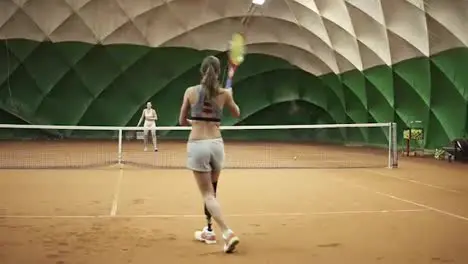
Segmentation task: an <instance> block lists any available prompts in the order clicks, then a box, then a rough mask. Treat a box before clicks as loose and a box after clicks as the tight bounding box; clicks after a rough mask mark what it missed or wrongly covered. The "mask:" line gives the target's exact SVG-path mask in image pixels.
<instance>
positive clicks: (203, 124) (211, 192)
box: [179, 56, 240, 253]
mask: <svg viewBox="0 0 468 264" xmlns="http://www.w3.org/2000/svg"><path fill="white" fill-rule="evenodd" d="M200 71H201V74H202V80H201V84H200V85H197V86H192V87H189V88H187V90H186V91H185V94H184V99H183V103H182V107H181V109H180V116H179V123H180V124H181V125H190V124H191V125H192V130H191V132H190V136H189V139H188V143H187V154H188V159H187V168H189V169H190V170H192V171H193V174H194V175H195V179H196V182H197V184H198V188H199V189H200V192H201V194H202V197H203V200H204V202H205V214H206V216H207V220H208V225H207V226H206V227H204V228H203V230H201V231H197V232H195V238H196V239H197V240H200V241H202V242H205V243H207V244H212V243H216V236H215V233H214V231H213V230H212V228H211V216H213V218H214V220H215V222H216V223H217V224H218V226H219V227H220V229H221V231H222V234H223V239H224V242H225V244H224V252H226V253H231V252H233V251H234V250H235V249H236V246H237V244H238V243H239V238H238V237H237V236H236V235H235V234H234V232H233V231H232V230H231V229H230V228H229V227H228V226H227V224H226V222H225V221H224V217H223V215H222V214H221V207H220V205H219V203H218V201H217V199H216V187H217V184H218V178H219V175H220V173H221V169H222V166H223V161H224V143H223V139H222V137H221V132H220V129H219V125H220V122H221V116H222V113H223V108H224V106H227V107H228V108H229V110H230V111H231V113H232V115H233V116H235V117H239V116H240V110H239V107H238V106H237V104H236V103H235V102H234V99H233V96H232V91H231V90H230V89H224V88H221V87H220V83H219V80H218V76H219V73H220V62H219V60H218V59H217V58H216V57H214V56H208V57H206V58H205V59H204V60H203V62H202V65H201V69H200ZM189 110H190V117H188V112H189ZM188 118H189V119H188Z"/></svg>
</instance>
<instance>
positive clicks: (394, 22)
mask: <svg viewBox="0 0 468 264" xmlns="http://www.w3.org/2000/svg"><path fill="white" fill-rule="evenodd" d="M249 5H250V1H244V0H230V1H224V0H172V1H169V0H166V1H163V0H79V1H78V0H29V1H28V0H5V1H0V39H1V43H0V62H1V63H0V122H2V123H18V122H26V123H31V124H70V125H75V124H78V125H80V124H83V125H85V124H86V125H121V126H123V125H131V126H133V125H135V124H136V122H137V119H138V116H139V114H140V111H141V110H140V109H141V108H142V107H143V105H144V103H145V102H146V101H148V100H151V101H152V102H153V103H154V104H156V107H157V110H158V111H159V112H160V115H161V122H160V125H175V124H176V122H177V115H178V110H179V103H180V100H181V97H182V94H183V91H184V89H185V88H186V87H187V86H189V85H193V84H194V83H196V82H197V81H198V80H199V75H198V66H199V63H200V61H201V60H202V58H203V57H204V56H206V55H207V54H217V55H218V56H220V57H221V58H224V57H225V49H226V48H227V41H228V40H229V38H230V35H231V34H232V33H233V32H234V31H236V30H238V29H239V26H240V22H239V21H240V19H241V18H242V16H243V15H244V14H245V13H246V10H247V8H248V6H249ZM466 21H468V2H467V1H464V0H450V1H440V0H425V1H422V0H372V1H371V0H269V1H268V0H267V3H266V4H265V5H264V6H263V7H261V8H258V9H257V11H256V13H255V16H254V17H253V19H252V20H251V23H250V25H249V29H248V33H247V39H248V51H249V53H250V55H249V56H248V57H247V60H246V62H245V64H243V65H242V66H241V68H240V69H239V72H238V74H237V76H236V82H235V91H236V96H237V99H238V101H239V104H240V105H241V107H242V108H243V116H242V119H241V120H240V121H239V120H233V119H230V118H228V119H227V120H226V124H235V123H239V122H241V123H243V124H257V123H265V122H261V120H262V119H268V118H267V117H268V115H269V113H270V114H271V115H276V116H277V113H279V110H278V109H283V108H284V107H285V103H288V104H287V105H299V108H300V109H301V111H282V112H285V113H284V115H283V116H281V117H278V119H277V120H276V122H273V121H274V120H272V121H271V122H270V124H286V123H291V122H294V123H332V122H337V123H354V122H357V123H367V122H390V121H395V122H397V123H398V125H399V127H400V129H401V128H402V127H403V126H405V125H406V124H408V123H409V122H410V121H412V120H421V121H423V124H424V126H425V128H426V131H427V140H426V146H427V147H437V146H440V145H441V144H445V143H446V141H447V140H450V139H453V138H455V137H460V136H464V135H465V134H466V133H467V131H468V117H467V111H468V103H467V101H468V77H467V74H466V70H465V65H467V64H468V48H467V46H468V27H467V26H466ZM252 95H255V96H252ZM254 99H255V100H254ZM65 107H66V109H68V110H67V111H59V110H57V109H63V108H65ZM299 113H300V114H299ZM260 117H261V118H260ZM355 133H357V135H356V136H355V138H358V139H360V140H362V141H369V140H371V138H373V135H370V134H369V133H368V132H366V131H362V130H359V131H356V132H355ZM379 133H382V135H377V136H376V137H375V138H378V139H379V140H381V141H382V142H384V140H385V137H384V133H383V132H379ZM382 142H381V143H382Z"/></svg>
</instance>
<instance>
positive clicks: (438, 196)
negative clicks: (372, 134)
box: [0, 142, 468, 264]
mask: <svg viewBox="0 0 468 264" xmlns="http://www.w3.org/2000/svg"><path fill="white" fill-rule="evenodd" d="M22 144H23V145H22ZM34 144H35V143H32V142H29V143H27V142H26V143H15V142H13V143H8V144H7V143H2V144H0V147H1V149H0V152H1V154H2V156H1V162H2V164H3V165H5V164H7V163H8V164H7V165H8V166H12V167H14V166H18V167H22V166H23V167H31V168H32V167H33V165H37V166H38V165H40V164H41V163H42V164H44V163H47V162H49V163H50V164H48V166H52V167H53V166H58V165H60V164H64V165H66V166H71V165H73V164H74V165H77V164H86V163H90V164H91V163H93V162H92V161H94V162H97V163H109V164H110V163H112V162H113V161H115V156H113V154H112V151H114V150H115V149H113V147H111V146H107V147H106V146H105V144H94V145H93V144H89V145H86V144H84V143H75V144H69V145H68V146H67V147H66V148H65V147H62V148H61V147H60V146H59V144H58V143H57V144H56V145H51V144H52V143H49V144H48V145H47V146H45V147H44V145H43V144H39V143H38V144H36V145H34ZM26 146H27V148H28V149H27V150H25V149H24V148H25V147H26ZM92 146H95V148H96V149H99V151H100V152H99V153H100V154H96V153H97V152H96V151H95V150H94V149H93V147H92ZM113 146H115V144H113ZM141 148H142V145H141V144H138V145H128V146H127V145H124V149H126V150H127V151H126V152H125V153H124V155H127V160H128V161H129V163H130V161H131V163H132V164H133V165H132V166H130V165H126V166H125V167H124V169H118V168H116V166H112V165H108V166H104V167H96V168H81V169H31V168H29V169H13V170H12V169H2V170H0V175H1V176H0V263H2V264H10V263H14V264H19V263H35V264H42V263H57V264H58V263H113V264H117V263H145V264H146V263H191V264H194V263H204V264H206V263H256V264H257V263H334V264H335V263H336V264H345V263H359V264H365V263H391V264H404V263H468V250H467V249H468V239H467V238H468V170H467V169H468V168H467V167H466V166H462V165H457V164H448V163H446V162H441V161H439V162H437V161H432V160H422V159H414V158H402V159H400V168H398V169H393V170H391V169H387V168H384V167H385V165H386V154H385V153H378V152H372V151H371V150H361V151H360V152H359V151H358V150H356V149H352V150H349V149H344V148H343V149H340V148H337V147H333V148H332V147H319V146H315V147H314V146H301V145H289V146H288V145H286V144H283V145H275V146H273V145H272V146H268V147H267V146H265V145H263V146H261V145H257V146H254V145H236V144H234V145H232V144H231V145H227V147H226V152H227V155H228V158H229V157H231V158H230V160H228V163H229V164H230V165H231V167H233V168H234V169H226V170H225V171H224V172H223V175H222V178H221V181H220V187H219V195H218V197H219V199H220V201H221V203H222V206H223V210H224V213H225V214H226V218H227V221H228V224H229V225H230V226H231V227H232V228H233V229H234V231H236V232H237V234H238V235H239V237H240V239H241V244H240V245H239V248H238V252H237V253H235V254H232V255H225V254H223V253H221V250H222V244H221V243H219V244H217V245H210V246H208V245H205V244H201V243H199V242H195V241H193V232H194V231H195V230H196V229H197V228H201V227H203V225H204V217H203V216H202V213H203V211H202V201H201V197H200V195H199V193H198V190H197V189H196V186H195V182H194V179H193V178H192V176H191V174H190V172H189V171H187V170H185V169H177V168H175V169H174V168H172V169H155V168H150V167H145V166H136V165H139V164H140V165H145V164H146V165H154V164H153V163H157V162H162V163H166V164H171V162H172V163H173V164H177V163H178V164H180V165H181V166H183V165H184V156H185V149H184V145H183V144H179V145H177V144H175V145H164V144H161V146H160V148H161V151H160V152H159V153H154V152H147V153H145V152H142V151H141ZM130 150H132V151H130ZM27 153H29V154H27ZM31 153H33V154H37V155H31ZM40 153H42V155H41V154H40ZM83 153H84V154H83ZM93 153H94V154H93ZM25 155H30V156H29V157H26V156H25ZM93 155H94V156H93ZM158 155H159V157H161V158H163V160H162V161H161V159H158V158H157V157H158ZM295 155H297V159H296V160H294V159H292V158H291V157H292V156H295ZM157 160H159V161H157ZM54 162H55V163H54ZM236 162H237V163H236ZM249 162H251V163H252V164H254V165H253V166H252V167H259V168H260V169H259V168H255V169H254V168H252V169H243V168H242V167H245V165H248V164H249ZM268 162H269V163H268ZM294 162H296V163H294ZM266 163H268V164H266ZM359 163H361V164H371V165H373V166H369V167H365V166H356V167H355V168H347V167H352V166H351V165H353V164H359ZM135 164H136V165H135ZM255 164H257V165H258V166H256V165H255ZM262 164H263V165H264V167H268V166H270V167H288V166H287V164H296V165H292V166H290V167H301V165H300V164H306V165H307V164H309V165H310V166H309V167H310V168H309V169H304V168H301V169H299V168H289V169H280V168H276V169H265V168H261V167H262ZM298 164H299V165H298ZM340 164H341V165H340ZM267 165H268V166H267ZM319 165H321V166H319ZM347 165H349V166H347ZM374 165H380V167H379V166H374Z"/></svg>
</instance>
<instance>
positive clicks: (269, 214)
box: [0, 209, 429, 219]
mask: <svg viewBox="0 0 468 264" xmlns="http://www.w3.org/2000/svg"><path fill="white" fill-rule="evenodd" d="M427 211H429V210H427V209H400V210H361V211H335V212H333V211H331V212H315V213H256V214H255V213H254V214H228V215H225V216H226V217H275V216H276V217H288V216H317V215H349V214H354V215H363V214H388V213H415V212H427ZM203 217H205V215H196V214H180V215H176V214H167V215H165V214H149V215H0V219H2V218H3V219H5V218H15V219H41V218H42V219H60V218H62V219H89V218H203Z"/></svg>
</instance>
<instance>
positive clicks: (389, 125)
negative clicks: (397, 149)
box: [387, 123, 393, 169]
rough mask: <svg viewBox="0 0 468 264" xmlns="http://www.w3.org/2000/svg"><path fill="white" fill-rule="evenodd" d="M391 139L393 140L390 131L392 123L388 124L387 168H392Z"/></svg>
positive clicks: (391, 131)
mask: <svg viewBox="0 0 468 264" xmlns="http://www.w3.org/2000/svg"><path fill="white" fill-rule="evenodd" d="M392 139H393V129H392V123H388V161H387V165H388V168H390V169H391V168H392V155H393V151H392V145H393V144H392Z"/></svg>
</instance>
